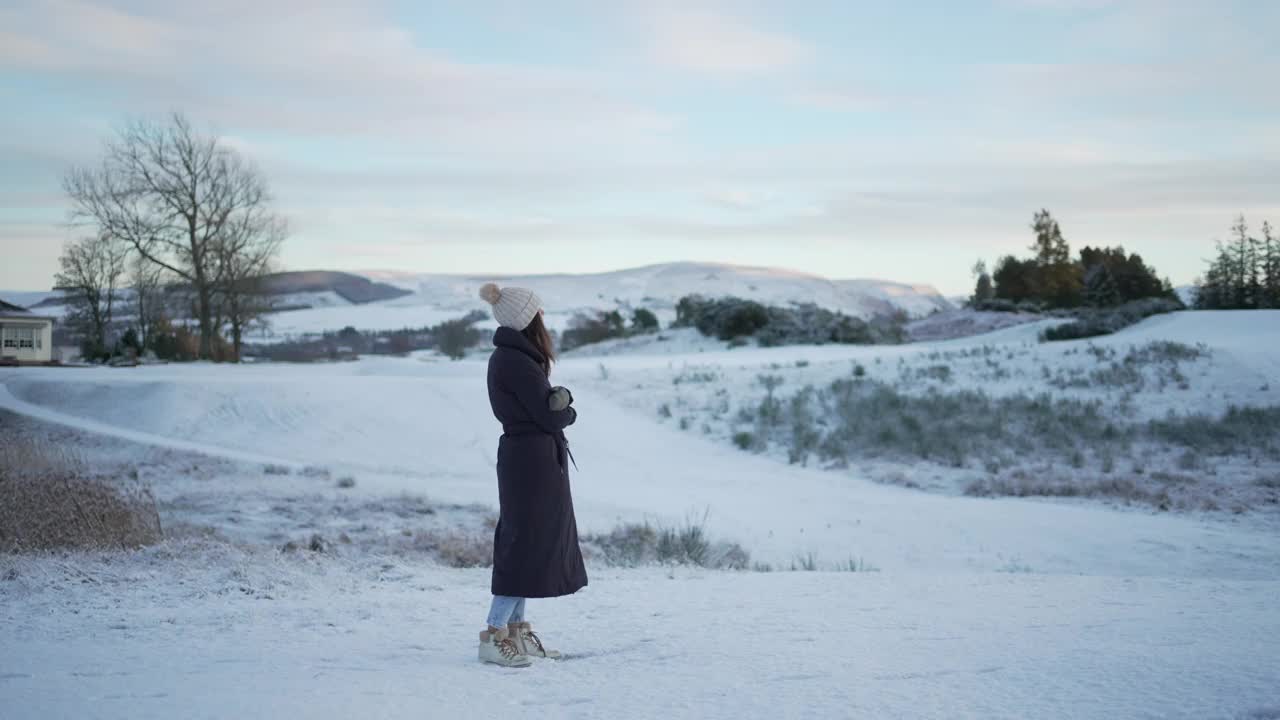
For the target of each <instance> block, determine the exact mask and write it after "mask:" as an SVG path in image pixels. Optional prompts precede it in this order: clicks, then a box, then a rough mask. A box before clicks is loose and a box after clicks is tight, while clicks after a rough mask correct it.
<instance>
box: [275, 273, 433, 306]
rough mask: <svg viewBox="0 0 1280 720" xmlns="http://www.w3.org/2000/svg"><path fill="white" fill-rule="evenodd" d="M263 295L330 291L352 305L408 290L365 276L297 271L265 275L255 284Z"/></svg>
mask: <svg viewBox="0 0 1280 720" xmlns="http://www.w3.org/2000/svg"><path fill="white" fill-rule="evenodd" d="M258 290H259V291H260V292H262V293H263V294H265V295H273V296H274V295H294V294H299V293H322V292H332V293H334V294H336V295H337V296H338V297H340V298H342V299H343V300H346V301H347V302H349V303H351V304H352V305H363V304H364V303H370V302H378V301H380V300H393V299H395V298H398V297H403V296H405V295H408V294H410V291H408V290H404V289H402V288H398V287H395V286H394V285H388V284H386V283H381V282H375V281H373V280H371V279H369V278H367V277H362V276H360V275H355V274H352V273H346V272H337V271H334V270H299V271H291V272H278V273H272V274H270V275H266V276H264V277H263V278H261V279H260V280H259V281H258Z"/></svg>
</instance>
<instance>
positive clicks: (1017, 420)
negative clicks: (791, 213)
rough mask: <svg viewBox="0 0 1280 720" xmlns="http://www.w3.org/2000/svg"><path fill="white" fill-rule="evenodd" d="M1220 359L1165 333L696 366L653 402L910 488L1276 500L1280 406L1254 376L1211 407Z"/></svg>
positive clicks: (728, 436)
mask: <svg viewBox="0 0 1280 720" xmlns="http://www.w3.org/2000/svg"><path fill="white" fill-rule="evenodd" d="M1222 369H1223V368H1221V367H1219V366H1217V365H1215V362H1214V354H1213V351H1212V349H1211V348H1210V347H1209V346H1207V345H1205V344H1203V343H1198V344H1194V345H1193V344H1187V343H1182V342H1176V341H1168V340H1153V341H1149V342H1145V343H1142V344H1130V345H1117V344H1112V345H1093V344H1083V345H1075V346H1071V347H1066V348H1062V349H1061V350H1059V349H1058V348H1057V347H1056V346H1038V347H1037V346H1033V345H1031V344H1028V343H1022V344H1018V345H1012V346H1010V345H1004V344H1000V345H997V344H982V345H973V346H970V347H964V348H959V349H955V350H937V351H933V352H928V353H920V354H918V355H914V356H899V357H897V359H895V360H890V359H889V358H887V357H884V356H878V355H877V356H870V357H868V358H867V359H859V360H853V361H849V362H847V363H824V364H823V365H822V366H820V367H811V364H810V363H809V362H808V361H806V360H804V359H800V360H797V361H794V362H792V363H787V364H783V363H772V364H770V365H768V366H766V367H765V368H764V371H763V372H760V371H755V372H754V373H753V372H752V369H750V368H739V369H729V368H725V367H722V366H712V365H708V366H705V367H701V366H698V365H689V366H686V368H685V369H684V370H682V371H680V372H679V373H677V374H675V376H674V377H673V378H672V380H671V383H672V385H673V386H675V388H674V389H675V392H674V393H673V397H672V398H671V399H670V400H668V401H665V402H662V403H661V404H659V405H658V406H657V408H656V412H657V414H658V416H659V417H660V418H662V419H664V420H665V419H673V420H674V421H675V422H676V423H677V425H678V427H679V428H680V429H682V430H686V431H699V432H701V433H703V434H707V435H712V436H720V437H722V438H724V439H725V440H727V441H729V442H732V443H733V444H734V445H736V446H737V447H738V448H740V449H741V450H744V451H747V452H753V453H763V454H767V455H774V456H776V457H778V458H779V459H785V460H786V461H787V462H789V463H793V464H801V465H803V464H815V465H818V466H820V467H825V468H829V469H833V470H844V471H848V470H849V469H850V468H852V469H853V470H855V471H858V472H861V471H864V470H869V471H870V474H871V475H872V476H873V477H876V478H878V479H879V480H881V481H882V482H887V483H892V484H901V485H905V486H908V487H914V488H926V489H932V490H939V491H942V492H960V493H965V494H969V495H979V496H993V495H1014V496H1050V497H1090V498H1101V499H1104V500H1109V501H1119V502H1124V503H1129V502H1133V503H1139V504H1142V505H1147V506H1152V507H1155V508H1158V509H1160V510H1184V511H1185V510H1228V511H1232V512H1244V511H1247V510H1251V509H1255V510H1275V509H1277V502H1278V500H1280V498H1278V494H1277V488H1280V406H1278V405H1276V404H1274V401H1273V400H1271V399H1270V398H1271V397H1273V396H1272V395H1271V393H1270V386H1269V384H1267V383H1266V382H1260V383H1259V384H1258V385H1257V386H1256V387H1255V388H1254V390H1255V392H1254V393H1253V396H1254V398H1256V400H1255V401H1256V402H1258V403H1259V404H1257V405H1255V404H1253V403H1252V402H1250V400H1254V398H1248V397H1247V395H1246V397H1244V398H1240V401H1239V402H1229V403H1227V404H1226V405H1224V406H1223V407H1221V408H1220V409H1213V410H1207V409H1204V405H1203V404H1202V403H1200V402H1198V399H1199V398H1202V397H1203V395H1204V394H1205V392H1206V390H1207V389H1208V388H1205V387H1197V384H1198V383H1200V384H1209V383H1210V382H1212V380H1213V379H1214V378H1215V376H1218V375H1219V373H1221V372H1222ZM1153 401H1154V402H1153ZM1209 404H1210V405H1215V404H1219V403H1214V402H1212V401H1210V403H1209Z"/></svg>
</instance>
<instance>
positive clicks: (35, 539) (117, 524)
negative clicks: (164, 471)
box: [0, 437, 162, 552]
mask: <svg viewBox="0 0 1280 720" xmlns="http://www.w3.org/2000/svg"><path fill="white" fill-rule="evenodd" d="M135 477H136V476H135ZM161 539H162V532H161V527H160V515H159V513H158V512H157V511H156V503H155V499H154V498H153V497H152V495H151V492H150V491H149V490H147V489H146V488H144V487H142V486H140V485H138V484H137V482H136V479H127V478H107V477H100V476H95V475H93V474H92V473H90V472H89V471H88V470H87V469H86V468H85V467H84V465H83V463H81V462H79V461H78V460H77V459H76V458H74V457H72V456H70V455H68V454H67V453H65V452H59V451H57V450H56V449H54V448H51V447H49V446H48V445H47V444H44V443H41V442H37V441H35V440H32V439H27V438H22V437H6V438H4V439H3V444H0V551H10V552H12V551H29V550H49V549H56V548H89V549H100V548H135V547H141V546H143V545H150V544H152V543H156V542H159V541H160V540H161Z"/></svg>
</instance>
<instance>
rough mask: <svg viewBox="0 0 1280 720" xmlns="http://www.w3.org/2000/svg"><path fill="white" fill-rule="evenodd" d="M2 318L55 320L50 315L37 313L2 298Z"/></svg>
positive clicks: (0, 302)
mask: <svg viewBox="0 0 1280 720" xmlns="http://www.w3.org/2000/svg"><path fill="white" fill-rule="evenodd" d="M0 318H9V319H14V318H17V319H20V320H53V318H52V317H50V316H49V315H37V314H35V313H33V312H31V311H30V310H28V309H26V308H24V307H19V306H17V305H14V304H13V303H7V302H5V301H4V300H0Z"/></svg>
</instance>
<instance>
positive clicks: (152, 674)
mask: <svg viewBox="0 0 1280 720" xmlns="http://www.w3.org/2000/svg"><path fill="white" fill-rule="evenodd" d="M180 551H181V552H184V553H189V554H188V555H187V556H186V557H184V558H183V562H180V563H173V562H171V561H170V562H165V561H162V560H160V559H156V560H154V561H150V562H148V561H146V560H144V561H143V562H142V563H139V564H137V565H131V566H127V567H123V568H120V567H115V566H104V567H101V568H100V569H99V568H89V571H90V572H92V573H94V574H93V575H91V577H93V578H94V581H92V582H88V583H86V582H83V578H82V577H80V576H78V575H75V574H68V576H66V577H56V576H59V575H62V573H61V572H59V570H58V569H56V568H55V569H53V570H52V574H54V575H55V577H56V579H55V580H54V581H53V584H55V586H56V587H57V590H59V591H60V592H57V593H54V592H38V593H34V594H30V595H28V594H27V593H24V592H21V591H18V592H13V591H10V593H11V594H10V596H9V597H8V598H7V600H6V608H13V607H14V604H15V602H16V603H18V604H20V606H21V608H22V610H23V612H24V614H27V615H29V617H30V620H29V623H28V624H27V625H26V626H24V628H23V629H22V631H21V632H19V633H16V634H10V635H9V637H7V638H6V644H5V647H6V652H5V653H4V654H3V655H2V656H0V694H3V696H4V699H5V705H6V708H7V711H8V712H7V713H6V716H7V717H10V718H13V719H14V720H24V719H25V718H41V719H43V718H59V717H83V716H85V714H86V711H89V708H92V710H91V714H92V715H93V716H94V717H128V718H133V719H135V720H142V719H145V718H172V717H192V718H203V717H308V718H348V717H379V718H420V717H564V718H617V719H620V720H628V719H631V718H654V717H699V718H708V719H710V720H715V719H718V718H726V719H734V720H737V719H739V718H746V717H762V716H767V717H797V718H799V717H813V718H829V717H868V718H906V717H910V718H917V717H974V718H991V719H996V718H1010V719H1015V718H1018V719H1020V718H1028V717H1037V718H1056V717H1061V718H1071V717H1079V718H1096V717H1107V718H1151V717H1159V718H1231V717H1235V716H1237V714H1239V715H1240V716H1243V714H1244V713H1245V712H1249V711H1254V710H1259V709H1265V708H1267V707H1274V706H1275V705H1276V704H1277V699H1278V698H1277V689H1276V684H1275V680H1276V677H1277V673H1280V665H1278V664H1277V661H1276V651H1275V642H1276V640H1277V639H1280V615H1277V613H1275V612H1274V608H1273V607H1272V606H1271V603H1270V602H1269V599H1268V598H1269V597H1270V598H1274V593H1275V592H1276V590H1277V589H1278V588H1277V587H1276V584H1275V583H1273V582H1266V583H1253V582H1239V581H1236V582H1232V581H1221V580H1201V579H1131V578H1116V577H1073V576H1035V575H1008V574H982V575H967V574H942V575H899V574H893V575H890V574H886V573H869V574H847V573H846V574H839V573H785V574H783V573H773V574H750V573H748V574H725V573H704V572H691V571H686V570H675V571H672V572H667V571H660V570H640V571H606V572H597V573H595V574H594V576H593V578H592V585H591V586H590V587H588V588H587V589H586V590H585V591H584V592H582V593H580V594H579V595H576V596H573V597H570V598H566V599H561V600H555V601H531V602H530V605H529V612H530V613H532V617H534V618H536V622H537V623H538V624H539V626H541V627H542V628H544V630H543V635H544V637H545V639H546V640H547V641H548V642H549V643H550V644H551V646H552V647H557V648H560V649H562V650H564V651H565V652H567V654H568V658H567V659H565V660H562V661H558V662H547V661H539V662H537V663H535V665H534V666H533V667H532V668H530V669H525V670H502V669H498V668H494V667H485V666H481V665H480V664H479V663H477V662H476V660H475V657H474V654H475V644H476V633H477V631H478V629H479V628H478V627H477V626H476V619H477V618H480V617H481V613H480V611H481V610H482V609H483V604H484V601H485V595H486V592H487V582H488V580H487V573H486V572H484V571H475V570H467V571H458V570H443V569H435V568H429V567H421V566H414V565H405V564H393V563H381V562H362V563H346V562H343V561H329V560H325V559H319V560H297V559H292V558H290V557H288V556H279V555H276V556H273V557H269V558H260V557H254V556H252V555H248V556H241V555H239V554H231V557H221V556H214V557H209V556H207V555H206V554H204V553H199V552H194V553H192V552H190V551H189V550H187V549H185V548H176V549H173V550H170V551H169V552H171V553H176V552H180ZM159 554H160V553H159V552H153V553H149V555H159ZM241 567H245V568H250V569H253V570H255V571H253V572H249V573H245V572H239V571H237V570H236V568H241ZM175 571H176V573H177V576H176V577H171V576H170V575H171V573H174V572H175ZM8 584H9V585H12V584H13V583H8ZM0 587H4V585H3V584H0ZM0 592H3V591H0ZM68 607H75V608H76V610H77V614H75V615H72V614H70V613H69V612H68V609H67V608H68ZM9 612H12V610H9ZM71 647H73V648H74V650H73V651H70V648H71Z"/></svg>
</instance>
